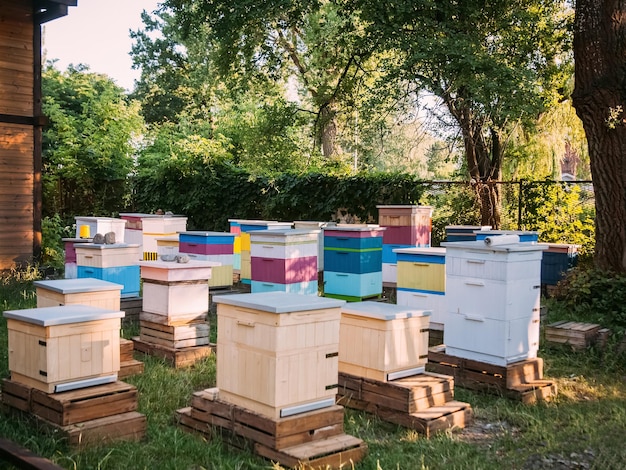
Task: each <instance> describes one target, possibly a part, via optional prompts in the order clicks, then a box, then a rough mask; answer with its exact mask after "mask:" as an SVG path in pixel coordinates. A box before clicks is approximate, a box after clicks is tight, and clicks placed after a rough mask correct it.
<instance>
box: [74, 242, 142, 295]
mask: <svg viewBox="0 0 626 470" xmlns="http://www.w3.org/2000/svg"><path fill="white" fill-rule="evenodd" d="M75 250H76V264H77V276H78V278H79V279H83V278H95V279H101V280H103V281H109V282H113V283H116V284H121V285H122V286H124V287H123V288H122V292H121V296H122V297H137V296H138V295H139V286H140V277H139V266H138V263H139V245H136V244H126V243H115V244H112V245H104V244H96V243H81V244H77V245H75Z"/></svg>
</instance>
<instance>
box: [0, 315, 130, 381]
mask: <svg viewBox="0 0 626 470" xmlns="http://www.w3.org/2000/svg"><path fill="white" fill-rule="evenodd" d="M4 316H5V317H6V318H7V328H8V343H9V369H10V371H11V378H12V380H15V381H18V382H21V383H23V384H25V385H28V386H30V387H35V388H38V389H40V390H43V391H45V392H48V393H50V392H53V391H55V390H57V389H58V388H59V387H61V386H63V387H67V386H70V384H75V383H77V382H80V381H84V380H89V379H97V378H103V377H104V378H106V377H112V378H113V380H114V379H115V377H116V375H117V372H118V371H119V369H120V343H119V340H120V319H121V318H122V317H123V316H124V313H123V312H121V311H119V310H107V309H101V308H97V307H89V306H86V305H64V306H59V307H45V308H35V309H23V310H9V311H6V312H4ZM77 386H86V385H77Z"/></svg>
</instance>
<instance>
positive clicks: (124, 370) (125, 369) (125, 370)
mask: <svg viewBox="0 0 626 470" xmlns="http://www.w3.org/2000/svg"><path fill="white" fill-rule="evenodd" d="M134 350H135V345H134V343H133V342H132V340H130V339H125V338H120V371H119V372H118V374H117V378H118V379H123V378H126V377H129V376H131V375H136V374H141V373H142V372H143V362H141V361H138V360H137V359H135V358H134V357H133V351H134Z"/></svg>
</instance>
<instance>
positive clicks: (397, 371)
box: [339, 301, 430, 382]
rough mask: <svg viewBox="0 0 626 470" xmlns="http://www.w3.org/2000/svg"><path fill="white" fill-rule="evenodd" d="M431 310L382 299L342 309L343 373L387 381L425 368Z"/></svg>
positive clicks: (357, 303) (340, 353)
mask: <svg viewBox="0 0 626 470" xmlns="http://www.w3.org/2000/svg"><path fill="white" fill-rule="evenodd" d="M429 316H430V312H429V311H425V310H418V309H415V308H411V307H403V306H399V305H394V304H386V303H382V302H367V301H366V302H351V303H347V304H346V305H344V306H343V307H342V309H341V328H340V335H339V372H342V373H346V374H351V375H356V376H359V377H365V378H368V379H374V380H379V381H381V382H386V381H388V380H394V379H398V378H402V377H408V376H410V375H415V374H419V373H421V372H423V371H424V366H425V364H426V362H427V360H428V324H429Z"/></svg>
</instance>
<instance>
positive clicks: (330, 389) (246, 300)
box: [213, 292, 342, 418]
mask: <svg viewBox="0 0 626 470" xmlns="http://www.w3.org/2000/svg"><path fill="white" fill-rule="evenodd" d="M213 302H215V303H216V304H217V332H218V334H217V347H218V349H219V351H220V353H219V354H218V355H217V386H218V388H219V389H220V393H221V396H222V397H223V399H224V400H227V401H230V402H231V403H233V404H237V405H239V406H243V407H245V408H248V409H250V410H253V411H256V412H258V413H261V414H264V415H266V416H269V417H271V418H278V417H280V416H284V415H285V413H287V412H289V411H287V410H288V409H290V408H293V407H299V406H305V405H306V406H309V405H310V406H327V403H329V402H331V403H334V399H333V398H334V395H335V388H336V386H337V373H338V369H337V366H338V355H339V353H338V350H339V322H340V317H341V310H340V306H341V305H342V302H339V301H336V300H330V299H324V298H321V297H316V296H309V295H298V294H289V293H285V292H263V293H254V294H233V295H224V296H215V297H214V298H213Z"/></svg>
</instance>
